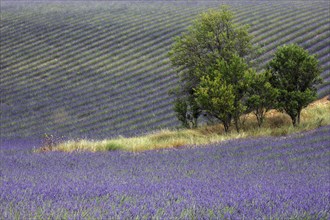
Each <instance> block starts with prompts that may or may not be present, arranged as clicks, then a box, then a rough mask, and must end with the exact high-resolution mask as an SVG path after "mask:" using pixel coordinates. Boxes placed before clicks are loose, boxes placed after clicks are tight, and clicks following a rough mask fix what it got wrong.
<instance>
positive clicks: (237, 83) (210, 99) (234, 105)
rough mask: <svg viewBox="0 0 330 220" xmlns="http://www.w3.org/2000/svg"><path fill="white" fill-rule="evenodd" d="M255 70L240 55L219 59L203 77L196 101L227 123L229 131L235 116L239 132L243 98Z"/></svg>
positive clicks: (226, 129) (243, 110)
mask: <svg viewBox="0 0 330 220" xmlns="http://www.w3.org/2000/svg"><path fill="white" fill-rule="evenodd" d="M252 72H253V70H251V69H249V68H248V66H247V64H246V63H245V60H244V59H243V58H240V57H239V56H237V55H233V57H232V59H231V60H229V61H227V62H226V61H225V60H224V59H219V60H218V62H217V64H216V65H214V66H211V67H209V68H208V71H207V73H208V74H207V75H206V76H203V77H202V79H201V84H200V86H199V87H198V88H197V89H196V90H195V91H196V94H195V96H196V100H197V102H198V103H199V104H200V106H201V107H202V108H203V109H205V110H206V111H208V113H209V114H210V115H213V116H214V117H216V118H218V119H219V120H220V121H221V122H222V123H223V124H224V127H225V131H226V132H227V131H228V128H229V126H230V123H231V120H232V119H233V120H234V124H235V128H236V130H237V132H239V130H240V116H241V115H242V114H243V113H244V112H245V110H246V105H245V102H244V99H246V91H247V88H248V87H249V83H250V80H251V78H250V77H251V75H252ZM224 102H227V103H224Z"/></svg>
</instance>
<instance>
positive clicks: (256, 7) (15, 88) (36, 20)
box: [0, 0, 330, 139]
mask: <svg viewBox="0 0 330 220" xmlns="http://www.w3.org/2000/svg"><path fill="white" fill-rule="evenodd" d="M223 4H226V5H229V6H230V9H231V10H232V11H233V12H234V13H235V15H236V18H235V22H237V23H238V24H242V25H243V24H244V25H245V24H247V25H249V26H250V29H249V32H250V33H251V34H252V35H253V36H254V37H253V39H252V41H253V44H254V46H256V47H257V48H259V49H257V50H259V51H258V52H259V53H258V56H257V57H256V58H255V60H254V62H255V64H257V68H258V69H262V68H263V67H264V66H265V64H266V63H267V62H268V61H269V60H270V59H271V58H272V55H273V53H274V51H275V50H276V48H277V46H281V45H283V44H290V43H297V44H299V45H300V46H302V47H303V48H304V49H306V50H308V51H309V52H310V53H311V54H315V55H316V56H317V57H318V59H319V61H320V65H321V67H322V69H323V71H322V73H321V77H322V78H323V79H324V83H323V84H322V85H320V86H319V88H318V96H319V97H320V98H321V97H324V96H326V95H328V94H329V93H330V56H329V51H330V30H329V25H330V20H329V8H330V2H329V1H328V0H314V1H305V0H297V1H291V0H281V1H278V0H254V1H250V0H238V1H233V0H219V1H207V0H205V1H198V0H189V1H180V0H176V1H172V0H171V1H167V0H163V1H106V0H105V1H79V0H78V1H76V0H74V1H70V0H67V1H57V0H39V1H33V0H25V1H12V0H1V6H0V7H1V22H0V51H1V53H0V56H1V57H0V94H1V99H0V119H1V121H0V138H16V137H32V136H33V137H35V138H40V137H42V135H44V134H45V133H47V134H51V135H56V136H63V135H64V136H66V137H68V138H83V137H88V138H99V139H104V138H109V137H117V136H118V135H124V136H134V135H140V134H143V133H146V132H150V131H153V130H155V129H160V128H175V127H177V126H179V125H180V123H179V122H178V120H177V118H176V116H175V112H174V111H173V104H172V101H173V97H170V96H169V95H168V91H169V90H170V89H172V88H175V87H176V86H177V85H178V78H177V75H176V72H175V70H174V69H173V68H172V67H171V65H170V61H169V58H168V55H167V54H168V52H169V50H170V48H171V45H172V44H173V42H174V40H173V39H174V38H175V37H176V36H179V35H180V34H181V33H182V32H183V31H185V30H186V29H187V27H188V26H189V25H190V24H192V21H193V19H195V18H196V16H197V15H198V14H199V13H201V12H204V11H207V10H208V9H210V8H219V7H220V6H221V5H223Z"/></svg>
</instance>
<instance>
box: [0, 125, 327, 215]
mask: <svg viewBox="0 0 330 220" xmlns="http://www.w3.org/2000/svg"><path fill="white" fill-rule="evenodd" d="M329 131H330V126H327V127H321V128H319V129H317V130H314V131H310V132H305V133H301V134H295V135H291V136H287V137H265V138H258V139H241V140H232V141H227V142H223V143H219V144H212V145H207V146H203V147H185V148H182V149H176V150H174V149H173V150H159V151H147V152H142V153H130V152H122V151H112V152H98V153H90V152H84V153H62V152H47V153H34V152H33V146H37V144H38V143H32V142H24V143H23V142H21V143H20V142H16V143H14V145H15V146H16V147H14V146H13V145H12V144H11V142H2V143H1V148H0V149H1V150H0V165H1V166H0V219H46V218H51V219H88V218H92V219H110V218H111V219H289V218H292V219H328V218H329V217H330V182H329V180H330V166H329V165H330V145H329V143H330V137H329V135H328V134H329ZM25 146H26V147H25Z"/></svg>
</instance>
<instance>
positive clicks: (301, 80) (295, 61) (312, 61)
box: [267, 44, 322, 125]
mask: <svg viewBox="0 0 330 220" xmlns="http://www.w3.org/2000/svg"><path fill="white" fill-rule="evenodd" d="M267 68H268V70H269V71H270V73H271V77H270V83H271V84H272V86H273V87H274V88H276V89H278V90H279V93H280V94H279V96H278V100H277V101H278V106H277V107H278V109H279V110H281V111H285V112H286V113H287V114H288V115H289V116H290V117H291V119H292V123H293V125H297V124H299V123H300V112H301V110H302V109H303V108H304V107H306V106H307V105H308V104H309V103H311V102H312V101H313V100H315V99H316V92H317V89H316V85H318V84H320V83H321V82H322V80H321V78H320V73H321V69H320V66H319V62H318V60H317V59H316V57H315V56H314V55H310V54H309V52H308V51H307V50H304V49H303V48H302V47H300V46H298V45H296V44H290V45H284V46H281V47H279V48H278V49H277V51H276V52H275V55H274V58H273V59H272V60H271V61H270V62H269V64H268V67H267Z"/></svg>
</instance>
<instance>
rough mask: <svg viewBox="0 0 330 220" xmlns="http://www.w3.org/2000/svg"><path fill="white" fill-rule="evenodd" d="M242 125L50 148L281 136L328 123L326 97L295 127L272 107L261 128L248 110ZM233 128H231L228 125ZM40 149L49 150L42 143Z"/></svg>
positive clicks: (130, 147) (147, 146)
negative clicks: (225, 128) (237, 128)
mask: <svg viewBox="0 0 330 220" xmlns="http://www.w3.org/2000/svg"><path fill="white" fill-rule="evenodd" d="M242 119H243V120H244V124H243V129H242V131H241V132H240V133H237V132H236V131H231V132H229V133H224V129H223V127H222V125H220V124H217V125H213V126H203V127H200V128H197V129H180V130H168V129H166V130H160V131H157V132H154V133H150V134H147V135H144V136H137V137H130V138H125V137H118V138H115V139H108V140H107V139H105V140H102V141H93V140H86V139H82V140H78V141H67V142H63V143H60V144H59V145H57V146H55V147H54V148H52V150H54V151H65V152H74V151H92V152H96V151H110V150H124V151H133V152H139V151H145V150H156V149H164V148H178V147H182V146H192V147H194V146H199V145H204V144H209V143H215V142H220V141H224V140H230V139H237V138H247V137H261V136H283V135H288V134H292V133H296V132H301V131H307V130H312V129H315V128H317V127H320V126H324V125H329V124H330V101H328V100H327V99H326V98H324V99H322V100H319V101H316V102H314V103H312V104H310V105H309V106H308V107H307V108H305V109H303V110H302V112H301V123H300V125H299V126H297V127H293V126H292V125H291V120H290V118H289V116H288V115H286V114H284V113H280V112H277V111H275V110H272V111H270V112H268V113H267V116H266V119H265V123H264V124H263V126H262V127H261V128H259V127H258V125H257V121H256V119H255V117H254V116H253V115H252V114H249V115H245V116H244V117H243V118H242ZM232 130H234V129H232ZM43 150H49V149H47V147H44V148H43Z"/></svg>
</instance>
